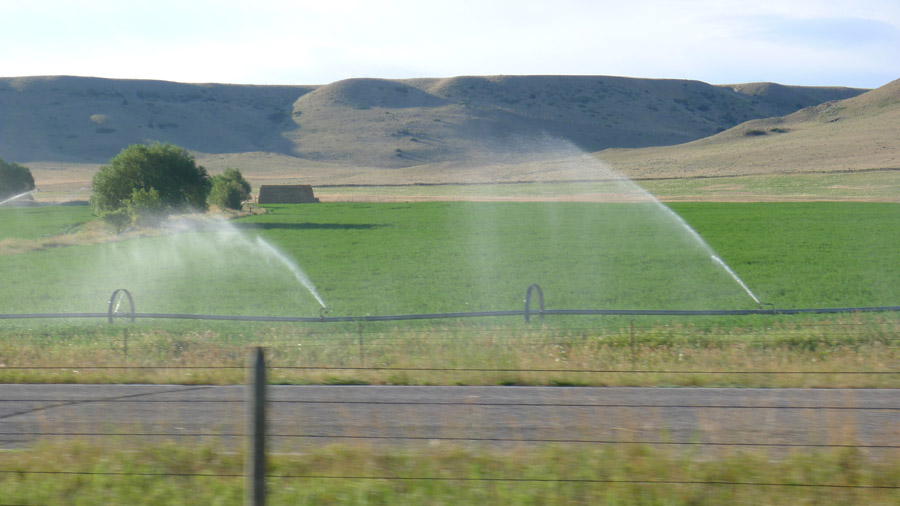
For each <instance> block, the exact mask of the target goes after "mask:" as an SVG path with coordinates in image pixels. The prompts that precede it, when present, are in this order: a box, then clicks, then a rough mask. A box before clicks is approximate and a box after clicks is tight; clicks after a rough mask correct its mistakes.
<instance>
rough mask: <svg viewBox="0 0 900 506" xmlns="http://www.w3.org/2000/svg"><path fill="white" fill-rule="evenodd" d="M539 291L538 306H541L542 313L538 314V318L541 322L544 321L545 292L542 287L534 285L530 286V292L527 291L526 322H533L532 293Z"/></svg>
mask: <svg viewBox="0 0 900 506" xmlns="http://www.w3.org/2000/svg"><path fill="white" fill-rule="evenodd" d="M532 290H537V294H538V304H539V305H540V308H541V309H540V311H539V312H538V316H539V318H540V319H541V321H544V291H543V290H541V287H540V286H539V285H538V284H537V283H532V284H530V285H528V290H526V291H525V322H526V323H527V322H529V321H531V291H532Z"/></svg>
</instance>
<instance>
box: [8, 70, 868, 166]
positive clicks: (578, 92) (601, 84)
mask: <svg viewBox="0 0 900 506" xmlns="http://www.w3.org/2000/svg"><path fill="white" fill-rule="evenodd" d="M861 92H862V90H852V89H846V88H806V87H784V86H779V85H770V84H766V85H734V86H713V85H710V84H706V83H701V82H697V81H683V80H666V79H631V78H621V77H603V76H597V77H593V76H583V77H582V76H576V77H573V76H495V77H455V78H449V79H409V80H384V79H351V80H345V81H339V82H336V83H333V84H330V85H327V86H241V85H221V84H182V83H171V82H162V81H141V80H113V79H97V78H82V77H30V78H0V156H2V157H3V158H4V159H7V160H14V161H18V162H20V163H34V164H39V165H43V166H48V167H74V166H76V165H78V164H84V163H87V164H100V163H104V162H105V161H106V160H108V159H109V158H110V157H112V156H114V155H115V154H116V153H118V152H119V151H120V150H121V149H122V148H124V147H125V146H127V145H129V144H134V143H146V142H153V141H161V142H171V143H174V144H178V145H180V146H183V147H186V148H188V149H190V150H192V151H194V152H195V153H197V155H198V157H199V158H202V159H204V160H209V159H214V160H221V161H222V163H230V161H233V160H237V161H239V160H241V159H256V160H278V161H279V162H278V163H279V164H282V165H283V166H285V167H291V166H293V167H295V168H296V170H299V169H300V168H302V167H308V166H310V165H315V164H326V165H329V166H330V165H337V166H356V167H381V168H392V169H396V168H407V169H408V168H414V167H422V168H423V170H432V169H433V168H434V167H438V166H440V167H444V164H447V163H455V162H459V161H461V160H466V159H471V158H473V157H474V158H481V157H482V156H484V155H498V154H499V155H500V158H503V156H502V155H503V154H504V153H505V152H516V153H518V152H528V151H529V150H530V151H535V152H539V151H541V150H543V149H544V146H543V141H542V140H543V139H547V138H554V139H565V140H568V141H570V142H572V143H574V144H575V145H576V146H578V147H580V148H581V149H585V150H590V151H596V150H600V149H604V148H610V147H642V146H658V145H670V144H676V143H683V142H687V141H691V140H695V139H700V138H703V137H706V136H709V135H711V134H714V133H716V132H719V131H722V130H725V129H727V128H730V127H733V126H734V125H737V124H739V123H742V122H744V121H747V120H750V119H755V118H763V117H769V116H774V115H784V114H788V113H790V112H793V111H795V110H797V109H798V108H800V107H807V106H810V105H815V104H819V103H821V102H822V101H823V100H834V99H838V98H846V97H847V96H852V95H854V94H859V93H861ZM473 154H474V155H473ZM436 164H437V165H436ZM434 170H445V169H444V168H441V169H434Z"/></svg>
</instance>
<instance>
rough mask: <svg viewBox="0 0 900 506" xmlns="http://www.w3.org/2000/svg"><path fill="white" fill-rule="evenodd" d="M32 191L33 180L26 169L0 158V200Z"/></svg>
mask: <svg viewBox="0 0 900 506" xmlns="http://www.w3.org/2000/svg"><path fill="white" fill-rule="evenodd" d="M31 190H34V178H33V177H32V176H31V171H30V170H29V169H28V167H25V166H22V165H19V164H18V163H16V162H5V161H3V159H2V158H0V200H6V199H7V198H9V197H14V196H16V195H18V194H20V193H25V192H27V191H31Z"/></svg>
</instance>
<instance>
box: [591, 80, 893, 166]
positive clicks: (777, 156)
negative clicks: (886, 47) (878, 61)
mask: <svg viewBox="0 0 900 506" xmlns="http://www.w3.org/2000/svg"><path fill="white" fill-rule="evenodd" d="M898 132H900V80H897V81H893V82H891V83H888V84H886V85H885V86H882V87H881V88H878V89H875V90H872V91H869V92H867V93H864V94H862V95H859V96H856V97H853V98H848V99H846V100H841V101H831V102H825V103H823V104H820V105H817V106H813V107H808V108H805V109H802V110H800V111H797V112H795V113H793V114H789V115H786V116H782V117H775V118H768V119H759V120H754V121H748V122H746V123H743V124H740V125H738V126H736V127H734V128H732V129H729V130H727V131H725V132H722V133H719V134H717V135H714V136H711V137H709V138H705V139H701V140H697V141H694V142H689V143H686V144H682V145H677V146H668V147H653V148H644V149H634V150H620V149H611V150H606V151H601V152H599V153H597V156H598V157H600V158H601V159H602V160H604V161H606V162H608V163H611V164H612V165H614V166H615V167H616V168H618V169H620V170H622V171H624V172H627V173H628V174H630V175H633V176H638V177H697V176H724V175H748V174H776V173H777V174H785V173H811V172H835V171H845V170H852V171H858V170H879V169H888V170H891V169H892V170H900V135H898Z"/></svg>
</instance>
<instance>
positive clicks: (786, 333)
mask: <svg viewBox="0 0 900 506" xmlns="http://www.w3.org/2000/svg"><path fill="white" fill-rule="evenodd" d="M729 330H732V331H733V330H734V329H729ZM738 330H741V329H738ZM898 330H900V323H898V322H876V323H872V322H846V321H845V322H839V323H838V322H811V323H805V324H798V325H787V326H785V327H782V328H778V329H777V330H775V331H774V332H777V333H778V336H776V337H769V336H766V335H762V336H759V335H753V333H754V332H762V333H765V332H768V331H772V330H771V329H762V330H760V328H759V327H756V328H748V329H743V331H745V332H747V334H750V335H747V336H744V335H738V336H736V337H734V336H732V337H730V338H723V337H722V336H721V335H718V334H716V332H717V331H711V332H709V333H706V334H704V332H702V331H701V332H699V333H698V331H697V330H696V329H693V328H690V327H689V326H673V327H665V328H661V327H659V326H656V325H648V326H643V325H637V326H636V325H634V323H632V324H631V325H630V326H628V327H623V328H620V329H618V331H616V332H613V333H612V334H613V335H614V336H617V339H618V340H611V339H610V338H609V337H608V336H609V335H610V332H609V330H608V329H607V330H605V331H604V332H606V334H604V337H600V336H598V335H597V332H596V329H593V328H590V327H574V328H566V329H547V328H532V327H517V328H487V329H485V328H466V329H465V330H464V331H459V332H452V333H450V332H445V333H443V334H440V333H437V332H434V333H425V334H423V332H422V331H421V330H417V329H391V330H390V331H386V330H383V329H376V328H367V327H365V325H360V326H359V328H358V329H356V330H355V331H349V332H348V331H347V330H346V329H342V330H339V331H334V332H331V331H327V330H315V331H308V332H304V333H302V334H300V344H302V346H303V347H308V348H320V349H326V348H334V347H336V348H338V349H341V348H346V349H353V348H356V349H359V348H360V346H361V344H360V339H361V340H362V347H363V349H369V348H373V349H377V348H385V347H391V346H393V345H395V344H396V343H398V342H404V341H407V342H408V341H412V340H421V341H423V342H431V343H438V344H440V343H454V342H457V343H464V344H465V343H467V342H470V341H471V340H472V339H473V337H472V336H476V337H474V339H489V340H490V341H491V344H492V345H494V346H508V347H511V348H512V347H522V346H533V347H552V346H575V345H583V344H584V343H585V342H586V341H593V342H595V343H596V344H601V345H605V346H618V347H621V348H629V347H633V346H635V344H637V345H639V346H643V345H652V344H654V343H656V342H657V340H658V339H665V338H667V339H673V338H674V339H676V340H678V339H684V340H690V341H692V342H695V343H701V344H702V343H704V342H709V343H712V344H717V343H719V342H726V343H727V342H728V339H732V340H738V339H740V340H743V343H744V344H745V345H748V346H755V345H760V346H762V345H769V346H771V345H777V344H784V343H785V340H786V339H791V338H793V337H797V338H803V339H806V340H807V341H808V342H810V343H819V345H823V346H829V345H832V344H836V345H840V346H845V345H846V346H853V345H854V344H857V345H863V344H866V343H868V342H871V341H873V340H874V341H878V342H880V343H884V344H885V345H887V346H889V347H891V348H893V347H894V346H896V341H897V339H898V336H900V332H898ZM523 334H524V337H523ZM810 334H822V337H821V338H817V337H810ZM631 336H636V337H635V338H634V340H633V341H630V340H629V338H631ZM648 336H650V337H649V338H648ZM295 339H296V338H294V337H280V336H266V337H265V338H263V339H260V341H262V342H263V343H264V344H267V345H268V346H270V347H271V351H272V354H273V356H274V357H275V360H274V361H273V362H274V363H273V364H272V365H270V367H269V368H270V369H271V370H273V371H277V370H286V371H326V372H327V371H334V372H341V371H344V372H347V371H351V372H352V371H358V372H367V371H389V372H390V371H394V372H406V373H412V374H416V373H424V372H447V373H470V372H491V373H522V374H525V373H558V374H571V373H575V374H639V375H640V374H645V375H646V374H654V375H688V374H690V375H822V376H826V377H828V376H832V375H834V376H889V377H893V376H896V375H898V374H900V369H894V368H892V369H890V370H835V371H810V370H799V369H789V370H785V369H770V370H715V369H705V370H677V369H661V368H649V369H642V368H634V369H628V368H602V367H598V368H575V367H564V366H560V367H558V368H526V367H507V368H499V367H452V366H444V367H412V366H410V367H399V366H377V365H349V364H348V365H289V364H282V363H278V362H277V357H278V354H279V352H281V351H282V350H283V349H292V348H293V347H295V346H296V344H297V343H296V342H295ZM604 340H605V342H604ZM676 344H677V343H676ZM142 346H144V344H143V343H140V342H133V343H132V347H131V350H130V353H131V354H132V356H135V357H139V353H140V351H141V350H142ZM216 347H217V348H218V349H219V350H220V351H222V352H225V353H233V354H240V353H242V352H244V351H245V350H246V348H245V347H243V346H237V345H232V346H218V345H216ZM70 349H75V350H77V349H83V350H84V351H92V350H95V349H96V348H95V347H89V346H86V347H84V348H79V347H71V348H70ZM136 360H138V359H137V358H136ZM73 368H77V369H80V370H85V371H90V370H98V371H102V370H136V371H166V370H176V371H178V370H183V371H201V370H220V369H221V370H235V371H239V370H242V369H244V368H245V365H244V364H243V361H242V360H236V361H235V363H234V364H208V365H204V364H199V365H183V364H167V365H140V364H134V363H124V364H121V365H89V364H78V365H73V364H57V365H47V364H16V363H9V360H8V359H7V360H6V363H4V364H3V365H2V366H0V372H4V371H28V370H32V371H39V370H48V371H51V370H70V369H73ZM199 388H203V387H199ZM809 402H810V403H812V402H815V401H814V400H810V401H809ZM14 403H22V404H25V405H28V406H29V407H28V408H27V409H30V410H33V411H47V410H52V409H56V408H62V407H71V406H73V405H82V404H100V405H109V404H118V405H129V406H148V407H153V406H160V408H155V407H154V408H152V409H165V410H167V411H168V410H169V409H168V408H162V406H173V408H172V409H173V410H174V411H178V410H180V409H181V407H182V406H184V405H191V406H195V405H204V404H207V405H216V404H221V405H231V406H235V407H237V408H240V406H242V405H243V403H244V400H243V399H225V398H212V399H185V400H179V399H147V398H133V397H132V398H104V397H96V398H86V399H66V398H61V397H55V398H41V397H23V398H19V399H12V398H0V442H2V441H14V442H16V441H19V442H21V441H25V442H33V441H35V440H45V439H59V438H143V439H171V440H176V441H177V440H185V439H206V438H232V439H236V440H242V439H244V438H246V437H247V434H246V433H245V432H243V431H234V430H215V429H214V428H210V429H209V430H200V431H198V430H187V431H186V430H179V431H173V430H138V429H134V430H118V431H117V430H78V428H72V429H71V430H33V429H32V430H19V431H13V430H9V429H8V425H9V424H8V420H11V419H14V418H15V417H18V416H22V415H23V413H22V412H14V413H8V412H7V411H6V408H5V406H10V405H13V404H14ZM269 403H270V405H271V406H273V408H274V409H279V407H280V406H281V407H289V406H298V407H303V406H316V405H319V406H334V407H337V408H340V409H344V410H352V409H355V408H357V407H365V406H369V407H381V408H387V409H390V408H392V407H393V408H404V407H430V408H448V407H458V408H464V409H469V410H471V409H506V408H527V409H540V410H547V411H549V412H554V411H559V410H561V409H573V408H579V409H588V410H614V409H619V410H632V411H634V412H635V413H636V415H635V416H636V417H638V418H643V417H644V416H646V415H647V413H648V412H649V411H650V410H702V411H704V412H711V411H734V412H778V413H783V412H786V411H796V412H814V413H826V412H827V413H848V414H852V415H853V416H855V415H856V414H858V413H864V412H866V413H873V414H876V415H878V416H886V415H889V416H894V414H896V413H900V403H898V404H897V405H867V404H865V403H859V404H857V405H829V404H808V403H805V402H804V403H785V402H781V403H768V404H766V403H762V404H748V405H732V404H726V403H629V402H564V401H556V402H495V401H489V402H483V401H469V400H467V401H377V400H321V399H297V400H286V399H277V398H275V399H270V400H269ZM36 404H37V405H38V406H35V405H36ZM823 416H824V415H823ZM828 416H831V415H828ZM892 420H893V419H892ZM4 423H5V424H6V428H4ZM885 423H893V422H885ZM268 437H269V438H271V439H286V440H310V441H327V442H335V441H338V442H339V441H375V442H384V443H386V444H403V443H416V444H433V443H435V442H444V443H454V444H455V443H459V444H472V443H474V444H497V443H499V444H539V445H576V446H578V445H583V446H598V445H605V446H626V445H629V446H650V447H683V448H731V449H781V450H784V449H788V450H804V449H813V450H854V451H857V450H858V451H863V452H868V451H881V452H890V453H889V455H891V458H893V459H896V458H897V457H898V451H900V444H894V443H892V442H883V443H878V442H864V441H861V442H853V443H847V442H827V441H826V442H815V441H766V440H758V441H742V440H716V441H713V440H697V439H695V440H685V441H676V440H668V439H665V438H655V439H653V438H632V439H621V438H605V437H547V436H540V435H536V436H533V437H523V436H515V435H511V436H502V437H493V436H483V435H478V434H471V435H465V436H457V435H427V436H423V435H417V434H409V433H407V434H392V435H377V434H347V433H337V432H334V433H328V432H315V431H285V430H272V431H270V432H269V434H268ZM0 444H2V443H0ZM879 455H883V453H882V454H879ZM0 475H5V476H10V475H19V476H24V475H35V476H52V475H61V476H107V477H120V478H124V477H132V476H133V477H145V478H155V479H169V478H192V479H205V478H219V479H233V478H243V477H244V474H243V473H241V472H235V473H201V472H198V473H191V472H185V473H172V472H160V473H152V472H127V471H122V472H117V471H77V470H53V469H44V470H41V469H28V470H23V469H0ZM267 478H268V479H270V480H331V481H347V482H352V481H363V480H365V481H386V482H390V481H399V482H403V481H417V482H418V481H423V482H424V481H444V482H459V483H466V482H508V483H561V484H564V483H578V484H587V485H604V484H607V485H615V484H621V485H639V486H665V485H693V486H712V487H717V486H734V487H767V488H770V487H785V488H792V487H793V488H821V489H826V490H827V489H850V490H897V489H900V485H893V484H890V485H871V484H842V483H840V484H839V483H818V482H793V481H792V482H783V483H782V482H771V481H752V480H747V481H740V480H638V479H634V480H630V479H611V478H610V479H604V478H573V479H564V478H555V479H552V480H545V479H540V478H532V477H523V476H504V477H475V478H473V477H468V476H452V477H448V476H393V475H389V474H384V475H336V474H335V475H319V474H272V475H268V476H267ZM0 506H5V505H4V504H2V503H0ZM28 506H37V505H33V504H32V505H28Z"/></svg>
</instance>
